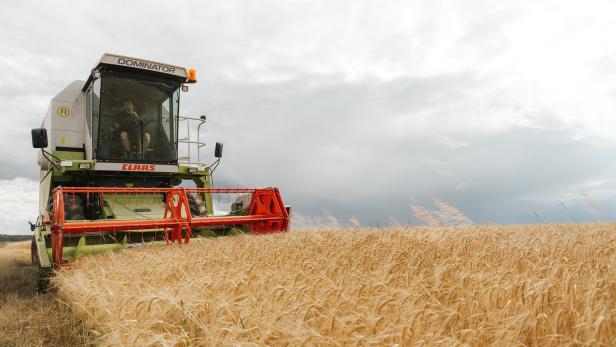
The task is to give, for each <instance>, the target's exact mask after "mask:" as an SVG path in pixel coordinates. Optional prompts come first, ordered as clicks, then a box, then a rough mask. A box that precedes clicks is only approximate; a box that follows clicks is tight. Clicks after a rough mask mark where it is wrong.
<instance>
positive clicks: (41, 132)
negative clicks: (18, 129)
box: [32, 128, 47, 148]
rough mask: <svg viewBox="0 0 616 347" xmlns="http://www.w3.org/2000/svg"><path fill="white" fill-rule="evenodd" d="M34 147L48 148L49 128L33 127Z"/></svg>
mask: <svg viewBox="0 0 616 347" xmlns="http://www.w3.org/2000/svg"><path fill="white" fill-rule="evenodd" d="M32 147H33V148H47V129H45V128H36V129H32Z"/></svg>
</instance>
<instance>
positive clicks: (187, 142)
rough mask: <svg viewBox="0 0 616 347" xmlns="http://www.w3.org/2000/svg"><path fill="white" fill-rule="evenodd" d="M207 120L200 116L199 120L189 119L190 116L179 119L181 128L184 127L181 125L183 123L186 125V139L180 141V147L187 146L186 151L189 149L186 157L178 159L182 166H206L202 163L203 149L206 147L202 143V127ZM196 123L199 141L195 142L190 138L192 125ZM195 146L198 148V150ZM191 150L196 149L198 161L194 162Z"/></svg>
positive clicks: (195, 118)
mask: <svg viewBox="0 0 616 347" xmlns="http://www.w3.org/2000/svg"><path fill="white" fill-rule="evenodd" d="M205 119H206V117H205V115H202V116H199V118H197V117H188V116H180V117H179V126H182V125H181V124H182V122H184V123H186V137H182V138H179V139H178V145H179V144H185V145H186V149H187V151H186V155H185V156H182V157H179V158H178V161H179V162H180V163H181V164H187V165H197V166H201V165H205V163H204V162H202V161H201V148H203V147H205V142H203V141H201V126H202V125H203V124H205ZM195 123H197V136H196V137H197V139H196V140H193V139H192V138H191V136H190V128H191V124H195ZM191 145H192V146H191ZM194 146H196V148H195V147H194ZM191 149H194V150H195V152H196V157H197V160H196V161H193V157H192V151H191ZM178 151H179V148H178Z"/></svg>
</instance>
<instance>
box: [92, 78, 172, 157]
mask: <svg viewBox="0 0 616 347" xmlns="http://www.w3.org/2000/svg"><path fill="white" fill-rule="evenodd" d="M101 80H102V81H101V86H100V100H99V102H96V103H95V102H93V108H98V107H100V113H99V112H98V110H95V109H93V112H92V115H93V120H92V121H93V123H94V124H97V125H98V126H97V127H93V129H92V130H93V132H94V133H93V139H94V141H93V142H94V146H95V150H94V152H95V153H96V159H97V160H101V161H124V162H127V161H128V162H130V161H138V162H161V163H162V162H164V163H177V139H176V137H177V129H176V124H177V121H176V120H177V117H178V108H179V87H180V83H179V82H175V81H170V80H165V79H159V78H156V77H151V76H147V75H145V76H144V75H140V74H127V73H118V72H113V71H110V72H105V73H104V74H103V76H102V78H101ZM99 104H100V105H99ZM96 118H98V119H96Z"/></svg>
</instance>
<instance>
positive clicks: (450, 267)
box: [54, 224, 616, 346]
mask: <svg viewBox="0 0 616 347" xmlns="http://www.w3.org/2000/svg"><path fill="white" fill-rule="evenodd" d="M615 227H616V225H614V224H588V225H576V224H573V225H535V226H525V225H519V226H475V227H457V228H410V227H396V228H382V229H338V230H319V231H314V232H290V233H287V234H282V235H266V236H256V237H255V236H237V237H227V238H217V239H194V240H192V241H191V243H190V245H189V246H188V247H182V248H179V247H177V246H174V247H165V246H162V245H153V246H145V247H140V248H136V249H132V250H129V251H125V252H120V253H114V254H108V255H103V256H98V257H89V258H83V259H81V260H80V261H78V262H77V263H76V264H74V265H73V266H71V267H70V268H67V269H65V270H63V271H61V272H60V273H59V274H58V275H57V276H56V277H55V279H54V283H55V285H56V286H57V288H58V289H57V290H58V296H59V298H60V300H62V301H63V302H65V303H67V304H68V305H69V306H70V307H72V309H73V312H74V313H75V315H76V316H77V318H79V319H80V321H83V322H85V324H86V325H87V326H88V327H89V328H90V329H91V335H92V336H94V337H95V342H96V343H97V344H99V345H102V346H118V345H127V346H146V345H152V346H154V345H162V346H187V345H212V346H213V345H276V346H277V345H291V346H295V345H338V346H345V345H387V346H392V345H400V346H406V345H447V346H451V345H471V346H484V345H529V346H553V345H575V346H578V345H580V346H581V345H590V346H608V345H615V344H616V231H615V230H616V229H615Z"/></svg>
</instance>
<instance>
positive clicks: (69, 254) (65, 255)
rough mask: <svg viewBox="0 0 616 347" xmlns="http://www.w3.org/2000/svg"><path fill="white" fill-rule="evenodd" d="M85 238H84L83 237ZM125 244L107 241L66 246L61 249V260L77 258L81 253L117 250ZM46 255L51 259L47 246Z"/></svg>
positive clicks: (89, 253) (91, 253)
mask: <svg viewBox="0 0 616 347" xmlns="http://www.w3.org/2000/svg"><path fill="white" fill-rule="evenodd" d="M83 239H84V240H85V238H83ZM125 247H126V245H124V244H121V243H107V244H99V245H86V244H85V242H84V243H83V245H78V246H77V247H75V246H68V247H64V248H63V249H62V261H71V260H75V259H77V258H79V257H80V256H82V255H93V254H99V253H105V252H113V251H119V250H121V249H123V248H125ZM47 255H48V256H49V259H51V248H47Z"/></svg>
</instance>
